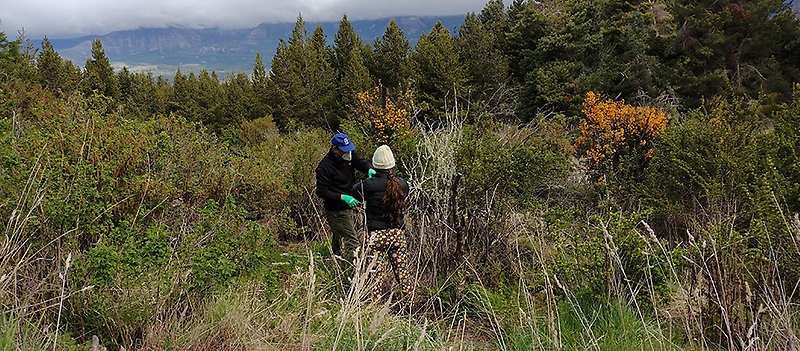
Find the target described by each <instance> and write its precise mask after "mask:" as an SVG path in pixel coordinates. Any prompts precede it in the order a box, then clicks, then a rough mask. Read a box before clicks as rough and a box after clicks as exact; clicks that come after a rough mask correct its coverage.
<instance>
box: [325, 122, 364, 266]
mask: <svg viewBox="0 0 800 351" xmlns="http://www.w3.org/2000/svg"><path fill="white" fill-rule="evenodd" d="M355 148H356V147H355V145H353V142H352V141H351V140H350V137H349V136H347V134H344V133H337V134H336V135H334V136H333V138H332V139H331V148H330V150H329V151H328V153H327V154H326V155H325V157H324V158H322V161H320V162H319V165H318V166H317V169H316V174H317V190H316V193H317V196H319V197H321V198H322V199H323V207H324V208H325V219H326V220H327V221H328V225H329V226H330V228H331V234H332V241H331V250H332V251H333V254H334V255H336V256H338V257H343V258H344V259H345V260H347V262H349V263H350V264H352V262H353V258H354V257H355V255H354V251H355V250H356V248H357V247H358V246H359V240H358V238H357V237H356V231H355V228H354V226H353V222H354V220H355V218H354V215H353V210H352V208H353V207H355V206H357V205H358V200H356V199H355V198H353V196H352V195H353V193H352V190H351V188H352V186H353V184H355V182H356V173H355V171H356V170H359V171H361V172H364V173H366V174H367V175H368V176H372V175H373V174H375V170H374V169H372V165H371V164H370V163H369V162H368V161H367V160H365V159H363V158H361V156H359V155H358V153H357V152H356V150H355ZM342 246H344V249H342Z"/></svg>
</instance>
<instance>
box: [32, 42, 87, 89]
mask: <svg viewBox="0 0 800 351" xmlns="http://www.w3.org/2000/svg"><path fill="white" fill-rule="evenodd" d="M36 72H37V74H36V76H37V78H38V82H39V84H41V85H42V87H44V88H46V89H48V90H50V91H52V92H53V93H55V94H56V96H61V97H63V96H66V95H67V94H69V93H70V92H71V91H73V90H74V89H75V88H76V84H77V82H78V81H79V80H80V70H78V69H77V67H75V66H74V65H73V64H72V63H71V62H68V61H64V59H62V58H61V55H59V54H58V53H57V52H56V51H55V50H54V49H53V45H52V44H51V43H50V40H49V39H47V37H44V39H42V48H41V50H39V55H38V57H37V59H36Z"/></svg>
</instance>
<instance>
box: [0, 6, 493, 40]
mask: <svg viewBox="0 0 800 351" xmlns="http://www.w3.org/2000/svg"><path fill="white" fill-rule="evenodd" d="M487 1H488V0H439V1H426V0H396V1H379V0H378V1H376V0H299V1H298V0H191V1H189V0H118V1H117V0H25V1H19V0H16V1H15V0H4V1H3V2H4V4H3V5H2V6H0V21H2V25H1V26H0V30H2V31H3V32H5V33H6V35H7V36H8V37H9V38H16V36H17V32H18V31H19V30H20V29H22V28H24V29H25V32H26V35H27V36H28V37H31V38H40V37H42V36H44V35H47V36H48V37H50V38H67V37H75V36H80V35H88V34H98V35H101V34H106V33H108V32H112V31H116V30H125V29H135V28H139V27H165V26H170V25H173V26H186V27H192V28H198V27H221V28H249V27H255V26H256V25H258V24H259V23H262V22H290V23H291V22H294V21H295V20H296V19H297V15H298V14H302V15H303V19H305V20H306V21H307V22H316V21H337V20H339V19H341V18H342V15H343V14H347V16H348V18H349V19H351V20H359V19H375V18H383V17H391V16H406V15H412V16H424V15H463V14H466V13H468V12H479V11H480V10H481V9H482V8H483V7H484V6H485V4H486V2H487Z"/></svg>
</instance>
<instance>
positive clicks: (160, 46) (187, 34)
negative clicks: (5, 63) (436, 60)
mask: <svg viewBox="0 0 800 351" xmlns="http://www.w3.org/2000/svg"><path fill="white" fill-rule="evenodd" d="M394 19H395V21H397V24H398V25H399V26H400V28H401V29H403V31H404V32H405V36H406V39H408V40H409V41H410V42H411V44H412V46H413V45H414V43H415V42H416V41H417V40H418V39H419V36H420V34H422V33H423V32H428V31H430V29H431V28H432V27H433V25H434V24H436V22H437V21H441V22H442V24H443V25H444V26H445V27H447V28H448V29H450V31H451V32H454V31H456V30H457V29H458V27H459V26H460V25H461V24H462V23H463V21H464V16H445V17H395V18H394ZM390 20H391V19H390V18H384V19H378V20H359V21H351V24H352V26H353V28H354V30H355V31H356V33H358V34H359V35H360V36H361V38H362V40H363V41H364V42H365V43H367V42H369V43H372V42H373V41H374V40H375V39H376V38H380V37H381V36H382V35H383V32H384V30H385V29H386V26H387V25H388V24H389V21H390ZM318 24H319V25H321V26H322V27H323V29H324V31H325V34H326V36H327V37H328V42H329V44H330V45H333V38H334V36H335V35H336V31H337V30H338V27H339V21H336V22H322V23H315V22H306V26H305V28H306V30H307V31H308V33H309V35H311V33H312V32H313V31H314V28H315V27H316V26H317V25H318ZM294 25H295V24H294V23H262V24H260V25H258V26H256V27H255V28H248V29H217V28H211V29H188V28H176V27H170V28H140V29H135V30H126V31H118V32H111V33H108V34H105V35H90V36H84V37H80V38H74V39H51V40H50V42H51V43H52V44H53V48H54V49H55V50H56V51H57V52H58V53H59V54H60V55H61V57H63V58H64V59H67V60H71V61H72V62H74V63H75V64H76V65H78V66H83V65H84V64H85V62H86V59H88V58H89V57H91V49H92V40H94V39H95V38H100V40H101V42H102V43H103V48H104V49H105V52H106V56H108V58H109V60H110V61H111V63H112V65H114V67H115V68H116V69H121V68H122V67H123V66H126V67H128V69H129V70H132V71H145V72H146V71H150V72H152V73H153V75H154V76H158V75H162V76H164V77H167V78H170V79H171V78H172V77H173V76H174V74H175V72H176V71H177V70H178V69H180V70H181V72H183V73H189V72H195V73H199V72H200V71H201V70H203V69H205V70H208V71H209V72H210V71H214V72H216V73H217V75H218V76H219V77H220V78H224V77H225V76H226V75H227V74H230V73H237V72H245V73H248V74H249V73H251V72H252V70H253V63H254V62H255V57H256V53H257V52H260V53H261V57H262V60H263V62H264V65H265V66H267V67H269V66H270V63H271V61H272V57H273V56H274V55H275V49H276V48H277V46H278V44H279V43H280V39H281V38H283V39H289V38H290V37H291V33H292V29H294ZM32 44H33V45H35V47H39V46H40V42H39V41H38V40H36V41H32Z"/></svg>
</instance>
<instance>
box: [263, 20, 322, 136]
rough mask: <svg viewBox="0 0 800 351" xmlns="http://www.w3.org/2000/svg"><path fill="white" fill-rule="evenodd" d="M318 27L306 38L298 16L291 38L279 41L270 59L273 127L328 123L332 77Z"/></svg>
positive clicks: (303, 24) (270, 101) (269, 86)
mask: <svg viewBox="0 0 800 351" xmlns="http://www.w3.org/2000/svg"><path fill="white" fill-rule="evenodd" d="M324 43H325V33H324V31H323V29H322V27H321V26H317V27H316V28H315V30H314V35H313V37H311V38H309V36H308V32H307V31H306V29H305V22H304V21H303V18H302V16H298V19H297V22H296V23H295V27H294V29H293V30H292V37H291V38H290V39H289V40H288V42H287V41H285V40H283V39H281V42H280V44H279V45H278V48H277V50H276V52H275V56H274V57H273V59H272V74H271V75H270V79H269V84H268V94H267V95H268V97H269V105H270V107H271V109H272V114H273V118H274V120H275V123H276V125H278V126H279V127H280V128H282V129H285V128H287V127H289V125H290V124H293V123H302V124H305V125H310V126H324V125H326V124H327V122H326V121H328V120H329V113H330V101H331V98H329V97H328V95H327V94H329V92H330V91H332V88H333V87H332V85H331V84H333V82H334V76H333V75H331V73H332V70H331V68H330V63H329V62H328V59H327V56H328V54H327V50H326V48H325V46H324Z"/></svg>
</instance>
